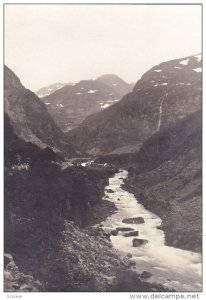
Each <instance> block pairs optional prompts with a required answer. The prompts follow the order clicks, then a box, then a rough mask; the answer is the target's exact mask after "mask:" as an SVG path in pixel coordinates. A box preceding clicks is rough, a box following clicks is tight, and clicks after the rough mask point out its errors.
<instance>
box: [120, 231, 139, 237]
mask: <svg viewBox="0 0 206 300" xmlns="http://www.w3.org/2000/svg"><path fill="white" fill-rule="evenodd" d="M124 236H125V237H130V236H139V231H137V230H134V231H132V232H127V233H124Z"/></svg>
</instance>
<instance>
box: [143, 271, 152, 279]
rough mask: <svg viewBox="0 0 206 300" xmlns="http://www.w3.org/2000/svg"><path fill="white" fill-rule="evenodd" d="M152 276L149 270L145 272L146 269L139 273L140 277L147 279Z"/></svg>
mask: <svg viewBox="0 0 206 300" xmlns="http://www.w3.org/2000/svg"><path fill="white" fill-rule="evenodd" d="M151 276H152V274H151V273H150V272H147V271H143V272H142V273H141V274H140V278H142V279H148V278H150V277H151Z"/></svg>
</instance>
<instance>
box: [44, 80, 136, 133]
mask: <svg viewBox="0 0 206 300" xmlns="http://www.w3.org/2000/svg"><path fill="white" fill-rule="evenodd" d="M132 88H133V86H132V85H130V84H128V83H126V82H125V81H124V80H122V79H121V78H119V77H118V76H116V75H109V74H108V75H103V76H101V77H99V78H97V79H96V80H82V81H80V82H79V83H77V84H75V85H73V86H71V85H70V86H65V87H63V88H61V89H58V90H57V91H56V92H54V93H52V94H51V95H49V96H46V97H43V98H42V100H43V101H44V103H45V104H46V106H47V109H48V111H49V113H50V114H51V116H52V117H53V118H54V120H55V122H56V124H57V125H58V126H59V127H60V128H61V129H62V130H63V131H69V130H71V129H72V128H74V127H76V126H77V125H79V124H80V123H81V122H82V121H83V120H84V119H85V118H86V117H87V116H89V115H91V114H93V113H96V112H98V111H102V110H104V109H105V108H107V107H109V106H111V105H112V104H114V103H116V102H118V101H119V100H120V99H121V98H122V96H123V95H125V94H127V93H128V92H130V91H131V90H132Z"/></svg>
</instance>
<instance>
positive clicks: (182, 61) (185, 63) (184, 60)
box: [179, 58, 190, 66]
mask: <svg viewBox="0 0 206 300" xmlns="http://www.w3.org/2000/svg"><path fill="white" fill-rule="evenodd" d="M189 61H190V60H189V58H187V59H183V60H181V61H180V62H179V64H181V65H184V66H187V65H188V62H189Z"/></svg>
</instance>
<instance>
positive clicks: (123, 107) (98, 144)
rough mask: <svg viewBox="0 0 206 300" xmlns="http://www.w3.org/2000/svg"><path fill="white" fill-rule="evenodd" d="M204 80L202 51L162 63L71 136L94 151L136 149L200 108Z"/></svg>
mask: <svg viewBox="0 0 206 300" xmlns="http://www.w3.org/2000/svg"><path fill="white" fill-rule="evenodd" d="M201 84H202V69H201V55H195V56H190V57H186V58H182V59H175V60H172V61H169V62H164V63H161V64H160V65H158V66H155V67H153V68H152V69H151V70H149V71H148V72H146V73H145V74H144V75H143V76H142V78H141V79H140V80H139V81H138V82H137V84H136V86H135V87H134V89H133V91H132V93H129V94H127V95H126V96H124V97H123V98H122V100H121V101H120V102H119V103H116V104H115V105H113V106H111V107H109V108H108V109H106V110H105V111H103V112H101V113H97V114H95V115H92V116H90V117H88V118H87V119H86V120H85V121H84V122H83V123H82V124H80V125H79V126H78V127H77V128H76V129H74V130H72V131H71V132H69V133H68V136H69V137H70V138H71V139H72V140H73V142H74V143H75V144H77V145H78V146H79V147H80V149H83V150H84V151H87V152H88V153H90V154H92V155H101V154H105V153H129V152H136V151H138V150H139V149H140V146H141V145H142V143H143V142H144V141H145V140H146V139H147V138H149V137H150V136H151V135H152V134H154V133H155V132H158V131H159V130H160V129H161V128H165V127H167V126H168V125H172V124H175V123H176V122H177V121H178V120H181V119H182V118H184V117H186V116H187V115H189V114H191V113H193V112H195V111H198V110H199V109H200V107H201V92H202V87H201Z"/></svg>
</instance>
